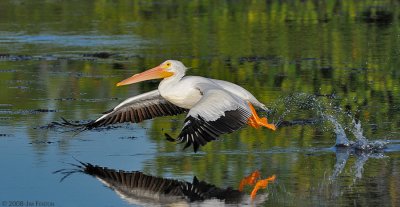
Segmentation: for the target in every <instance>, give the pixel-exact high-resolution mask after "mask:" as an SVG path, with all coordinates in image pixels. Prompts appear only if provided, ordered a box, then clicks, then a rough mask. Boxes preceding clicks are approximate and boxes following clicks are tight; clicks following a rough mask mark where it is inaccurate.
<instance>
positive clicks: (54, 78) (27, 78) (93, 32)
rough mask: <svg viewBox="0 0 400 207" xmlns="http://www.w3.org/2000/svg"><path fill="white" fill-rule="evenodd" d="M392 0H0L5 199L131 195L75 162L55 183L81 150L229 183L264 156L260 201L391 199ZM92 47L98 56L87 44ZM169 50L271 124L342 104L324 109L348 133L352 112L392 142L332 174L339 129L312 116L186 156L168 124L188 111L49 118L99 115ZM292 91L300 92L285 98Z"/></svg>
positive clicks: (396, 94) (395, 146)
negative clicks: (139, 119) (85, 123)
mask: <svg viewBox="0 0 400 207" xmlns="http://www.w3.org/2000/svg"><path fill="white" fill-rule="evenodd" d="M399 6H400V5H399V3H398V2H396V1H389V0H382V1H368V0H367V1H307V0H306V1H296V0H293V1H273V0H272V1H128V0H125V1H106V0H104V1H56V0H50V1H11V0H3V1H1V2H0V88H1V93H0V135H1V136H0V156H1V158H0V164H1V165H2V166H3V167H2V170H1V174H0V175H1V176H0V177H1V179H0V183H1V185H0V186H1V187H0V201H10V200H24V201H25V200H33V201H34V200H44V201H51V202H54V203H55V204H56V206H71V205H80V206H82V205H83V206H88V205H90V206H121V205H129V204H128V203H127V202H126V201H125V200H123V199H121V198H120V197H118V196H117V195H116V194H115V193H114V192H112V191H111V190H109V189H107V188H103V187H102V184H101V183H99V182H98V181H97V180H95V179H92V178H90V177H89V176H86V175H77V176H73V177H72V178H70V179H67V180H65V181H64V182H62V183H59V182H58V181H59V178H60V176H59V175H53V174H52V172H53V171H55V170H58V169H60V168H66V167H68V166H67V165H66V164H65V162H74V159H73V157H76V158H77V159H79V160H82V161H84V162H92V163H94V164H98V165H102V166H108V167H111V168H116V169H124V170H139V171H144V172H146V173H148V174H152V175H156V176H163V177H170V178H174V179H178V180H191V179H192V176H197V177H198V178H199V179H200V180H205V181H207V182H209V183H212V184H214V185H217V186H220V187H228V186H232V187H234V188H237V187H238V184H239V182H240V179H241V178H242V177H244V176H246V175H248V174H249V173H251V172H252V171H254V170H256V169H259V170H260V171H261V173H262V176H263V177H267V176H270V175H272V174H275V175H276V176H277V182H276V183H275V184H271V185H270V186H269V187H268V189H266V190H263V192H269V195H268V198H267V199H266V201H265V202H264V203H263V204H264V206H269V205H287V206H293V205H299V206H310V205H312V206H336V205H357V206H358V205H361V206H368V205H371V206H377V205H379V206H399V205H400V201H399V200H400V195H399V193H398V192H399V190H400V187H399V186H400V174H399V173H400V159H399V158H400V115H399V114H400V113H399V112H400V69H399V65H400V59H399V55H400V22H399V21H400V20H399V19H400V9H398V8H400V7H399ZM101 52H102V53H103V54H107V58H97V57H95V56H96V54H99V53H101ZM166 59H177V60H180V61H182V62H183V63H184V64H185V65H186V66H187V67H190V68H191V69H190V70H188V74H189V75H200V76H205V77H210V78H215V79H223V80H227V81H231V82H234V83H236V84H239V85H241V86H243V87H245V88H246V89H247V90H249V91H251V92H252V93H253V94H254V95H255V96H256V97H257V98H258V99H259V100H260V101H261V102H263V103H265V104H266V105H267V106H268V107H269V108H270V109H271V110H272V112H271V114H269V116H270V120H273V121H275V122H277V121H282V120H288V121H291V120H298V119H315V118H318V113H320V112H321V111H322V112H323V113H325V111H326V112H328V111H332V109H331V108H339V109H341V110H342V111H343V113H335V116H336V118H337V120H338V121H339V122H340V124H341V126H342V127H343V128H344V129H345V131H346V134H347V135H348V137H349V139H351V140H355V135H353V134H352V133H351V132H350V131H351V129H352V128H353V125H352V123H351V120H352V119H355V120H359V121H360V123H361V126H362V129H363V135H364V136H365V137H367V138H368V139H369V140H378V139H379V140H389V144H388V148H387V149H386V150H385V151H384V152H381V153H377V154H373V155H371V154H361V155H360V154H357V153H355V154H354V153H352V154H351V155H350V156H349V157H348V159H346V160H347V163H346V165H345V166H344V167H343V169H342V170H340V173H338V175H337V176H335V178H333V179H332V178H330V177H331V176H332V175H334V174H335V170H336V171H337V170H338V169H339V168H338V165H337V162H336V161H337V160H339V159H338V157H339V155H341V153H340V152H337V151H336V149H335V148H332V146H333V145H334V144H335V138H336V135H335V133H334V127H333V126H332V125H331V124H329V123H327V122H324V121H323V120H322V121H321V120H319V122H318V123H317V124H305V125H295V126H287V127H281V128H278V130H277V131H275V132H272V131H269V130H266V129H260V130H256V129H253V128H250V127H247V128H244V129H242V130H240V131H237V132H235V133H232V134H229V135H223V136H221V139H220V140H219V141H216V142H212V143H209V144H207V145H206V146H205V147H203V148H201V150H200V152H199V153H197V154H194V153H192V151H191V150H186V151H182V150H181V148H182V146H181V145H175V144H173V143H170V142H167V141H166V140H165V137H164V136H163V134H164V133H165V132H167V133H171V134H172V135H175V136H176V135H177V134H178V133H179V130H180V129H181V126H182V123H183V120H184V118H185V116H184V115H182V116H177V117H163V118H157V119H154V120H150V121H145V122H143V123H141V124H137V125H121V126H120V127H118V128H113V129H108V130H100V131H86V132H82V133H79V134H76V133H74V132H64V131H65V129H64V128H60V127H58V128H57V127H56V128H50V129H46V127H44V126H47V125H48V124H49V123H51V122H53V121H60V117H65V118H67V119H70V120H91V119H95V118H97V117H98V116H99V115H100V113H101V112H103V111H106V110H108V109H110V108H112V107H113V106H115V105H116V104H118V103H119V102H121V101H123V100H124V99H125V98H127V97H130V96H133V95H136V94H140V93H144V92H146V91H149V90H152V89H154V88H156V87H157V84H158V82H157V81H149V82H145V83H139V84H135V85H132V86H126V87H115V83H117V82H118V81H120V80H123V79H125V78H126V77H129V76H131V75H132V74H135V73H137V72H140V71H143V70H145V69H148V68H151V67H154V66H156V65H158V64H160V63H161V62H163V61H164V60H166ZM296 94H303V95H299V96H297V97H298V98H293V100H291V101H290V102H287V101H286V102H285V100H287V98H288V97H296ZM304 94H306V96H307V95H309V96H313V95H316V97H317V98H316V99H317V101H316V102H317V103H319V104H320V105H322V106H323V107H322V108H323V109H320V108H318V107H317V105H318V104H315V102H314V103H313V104H309V105H311V106H307V107H305V106H304V105H307V100H304V98H302V97H304ZM321 95H329V96H328V97H326V96H321ZM301 106H303V107H301ZM39 109H48V110H50V111H48V112H43V111H40V110H39ZM289 110H290V112H289ZM285 112H286V113H285ZM345 113H349V114H350V115H345ZM360 166H361V168H360ZM360 169H361V175H359V174H357V172H358V171H360ZM250 190H251V189H250V188H247V189H246V192H250ZM80 191H83V192H80Z"/></svg>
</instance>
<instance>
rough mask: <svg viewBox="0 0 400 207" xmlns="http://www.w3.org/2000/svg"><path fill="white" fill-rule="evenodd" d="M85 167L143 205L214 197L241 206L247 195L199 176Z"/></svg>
mask: <svg viewBox="0 0 400 207" xmlns="http://www.w3.org/2000/svg"><path fill="white" fill-rule="evenodd" d="M81 164H82V165H83V166H82V171H83V172H85V173H86V174H89V175H92V176H95V177H96V178H98V179H99V180H100V181H102V182H103V183H104V184H105V185H107V186H108V187H110V188H111V189H113V190H114V191H115V192H117V193H118V194H119V195H120V196H121V197H122V198H123V199H125V200H127V201H129V202H131V203H134V204H139V205H145V206H152V205H160V204H162V205H168V204H172V205H178V204H187V203H189V202H194V201H204V200H207V199H213V198H214V199H219V200H222V201H224V202H226V203H238V202H241V200H242V198H243V196H244V194H242V193H241V192H239V191H238V190H234V189H232V188H227V189H221V188H218V187H216V186H215V185H212V184H208V183H206V182H204V181H198V179H197V178H196V177H194V178H193V182H192V183H189V182H185V181H178V180H173V179H166V178H161V177H155V176H151V175H146V174H144V173H142V172H139V171H133V172H126V171H122V170H114V169H108V168H104V167H99V166H94V165H92V164H89V163H81ZM220 204H221V203H220Z"/></svg>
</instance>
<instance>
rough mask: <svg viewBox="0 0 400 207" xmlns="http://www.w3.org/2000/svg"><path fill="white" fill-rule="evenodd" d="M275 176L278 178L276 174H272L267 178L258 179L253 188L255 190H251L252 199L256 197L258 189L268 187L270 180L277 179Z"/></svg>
mask: <svg viewBox="0 0 400 207" xmlns="http://www.w3.org/2000/svg"><path fill="white" fill-rule="evenodd" d="M275 178H276V176H275V175H272V176H271V177H268V178H266V179H263V180H259V181H257V183H256V185H255V186H254V188H253V191H251V194H250V197H251V199H254V198H256V194H257V191H258V190H259V189H264V188H266V187H267V186H268V183H269V182H273V181H275Z"/></svg>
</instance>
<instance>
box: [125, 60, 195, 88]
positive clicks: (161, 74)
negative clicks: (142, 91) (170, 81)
mask: <svg viewBox="0 0 400 207" xmlns="http://www.w3.org/2000/svg"><path fill="white" fill-rule="evenodd" d="M186 70H187V68H186V66H185V65H183V63H182V62H180V61H177V60H167V61H164V62H163V63H161V64H160V65H159V66H157V67H154V68H152V69H149V70H146V71H144V72H142V73H138V74H135V75H133V76H132V77H129V78H127V79H125V80H123V81H121V82H119V83H117V86H123V85H128V84H132V83H138V82H142V81H146V80H152V79H160V78H169V77H183V76H184V75H185V72H186Z"/></svg>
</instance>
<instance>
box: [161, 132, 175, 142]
mask: <svg viewBox="0 0 400 207" xmlns="http://www.w3.org/2000/svg"><path fill="white" fill-rule="evenodd" d="M164 135H165V138H166V140H167V141H169V142H176V139H174V138H172V137H171V136H170V135H169V134H167V133H165V134H164Z"/></svg>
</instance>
